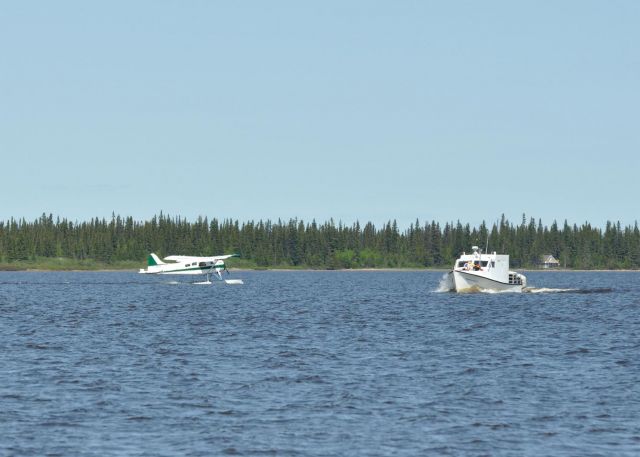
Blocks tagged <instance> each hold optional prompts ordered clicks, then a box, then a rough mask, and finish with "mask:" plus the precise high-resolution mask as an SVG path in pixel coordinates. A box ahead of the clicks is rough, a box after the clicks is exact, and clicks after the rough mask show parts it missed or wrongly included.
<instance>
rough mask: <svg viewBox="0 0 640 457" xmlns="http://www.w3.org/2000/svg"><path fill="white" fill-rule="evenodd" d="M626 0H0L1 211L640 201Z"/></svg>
mask: <svg viewBox="0 0 640 457" xmlns="http://www.w3.org/2000/svg"><path fill="white" fill-rule="evenodd" d="M639 23H640V3H638V2H635V1H631V0H629V1H607V2H602V1H597V2H596V1H563V2H551V1H543V2H511V1H504V2H496V1H488V2H475V1H468V2H436V1H433V2H431V1H327V0H325V1H322V2H298V1H274V2H263V1H254V2H216V1H189V2H178V1H172V2H170V1H148V2H145V1H136V2H119V1H111V2H82V1H77V2H68V1H59V2H3V3H2V4H0V59H1V60H0V157H1V158H2V170H3V173H2V180H1V181H0V220H5V219H8V218H10V217H17V218H21V217H26V218H27V219H33V218H36V217H38V216H39V215H40V214H42V213H43V212H45V213H53V214H54V215H60V216H62V217H66V218H68V219H71V220H80V221H82V220H87V219H89V218H91V217H94V216H98V217H106V218H109V217H110V216H111V214H112V212H115V213H116V214H120V215H122V216H133V217H134V218H135V219H139V220H143V219H147V218H149V217H151V216H152V215H154V214H158V213H159V212H160V211H163V212H164V213H165V214H170V215H175V216H177V215H180V216H183V217H186V218H188V219H195V218H196V217H198V216H200V215H202V216H208V217H209V218H211V217H217V218H219V219H224V218H233V219H240V220H241V221H244V220H250V219H255V220H257V219H261V218H263V219H266V218H269V219H274V220H275V219H278V218H282V219H289V218H294V217H297V218H302V219H304V220H307V221H309V220H311V219H313V218H315V219H316V220H318V221H324V220H327V219H329V218H331V217H332V218H334V219H335V220H336V221H337V220H342V221H343V222H345V223H352V222H353V221H355V220H359V221H361V222H364V221H369V220H370V221H373V222H374V223H376V224H381V223H383V222H385V221H387V220H389V219H397V221H398V223H399V224H400V226H401V227H406V226H408V225H409V223H411V222H413V221H414V220H415V219H416V218H419V219H420V220H421V221H425V220H436V221H439V222H442V223H444V222H446V221H456V220H460V221H462V222H469V223H471V224H472V225H477V224H479V223H480V222H481V221H482V220H485V221H487V222H489V223H491V222H492V221H495V220H497V219H498V218H499V217H500V215H501V214H503V213H504V214H505V215H506V216H507V217H508V218H509V219H510V220H512V221H513V222H519V221H520V219H521V217H522V214H523V213H526V215H527V217H535V218H536V219H538V218H540V219H542V221H543V223H545V224H547V225H549V224H551V222H552V221H553V220H554V219H555V220H558V221H559V222H563V221H564V220H565V219H567V220H568V221H569V222H570V223H574V222H575V223H578V224H580V223H582V222H584V221H589V222H590V223H592V224H594V225H598V226H602V225H604V223H605V222H606V221H607V220H615V221H618V220H619V221H621V222H622V223H623V224H633V223H634V221H636V220H637V219H639V217H638V215H639V214H640V198H639V197H640V179H639V178H638V175H639V173H638V172H639V171H640V154H639V152H640V139H639V132H640V128H638V123H639V120H640V47H639V46H638V43H640V28H639V27H638V24H639Z"/></svg>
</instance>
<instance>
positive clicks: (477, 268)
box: [473, 262, 482, 271]
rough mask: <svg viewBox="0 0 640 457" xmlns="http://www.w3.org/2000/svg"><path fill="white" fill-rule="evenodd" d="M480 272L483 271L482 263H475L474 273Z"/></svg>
mask: <svg viewBox="0 0 640 457" xmlns="http://www.w3.org/2000/svg"><path fill="white" fill-rule="evenodd" d="M479 270H482V268H480V262H477V263H474V264H473V271H479Z"/></svg>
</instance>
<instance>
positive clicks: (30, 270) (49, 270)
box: [0, 266, 640, 274]
mask: <svg viewBox="0 0 640 457" xmlns="http://www.w3.org/2000/svg"><path fill="white" fill-rule="evenodd" d="M3 267H6V266H3ZM229 271H231V272H245V271H254V272H261V271H269V272H284V273H287V272H295V271H301V272H330V271H333V272H347V273H348V272H420V271H424V272H434V273H438V272H440V273H446V272H448V271H451V269H450V268H389V267H385V268H338V269H326V268H229ZM514 271H522V272H525V273H550V274H553V273H588V272H593V273H607V272H612V273H615V272H619V273H633V272H640V269H636V270H634V269H612V270H607V269H593V270H584V269H575V270H574V269H570V268H554V269H526V268H522V269H521V268H515V269H514ZM3 272H13V273H15V272H28V273H58V272H63V273H81V272H86V273H92V272H93V273H138V269H134V268H95V269H94V268H84V269H83V268H69V269H65V268H2V267H0V274H1V273H3Z"/></svg>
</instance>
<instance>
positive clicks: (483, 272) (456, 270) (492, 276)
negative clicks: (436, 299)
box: [449, 246, 527, 292]
mask: <svg viewBox="0 0 640 457" xmlns="http://www.w3.org/2000/svg"><path fill="white" fill-rule="evenodd" d="M471 249H472V250H473V253H472V254H467V253H464V252H463V253H462V255H461V256H460V258H458V259H457V260H456V263H455V264H454V265H453V270H451V272H449V275H450V277H451V281H450V283H451V284H452V290H455V291H456V292H480V291H483V290H484V291H496V292H522V289H524V288H525V287H526V286H527V278H526V276H524V275H523V274H520V273H516V272H515V271H510V270H509V256H508V255H505V254H496V253H495V252H493V253H491V254H482V252H481V251H480V250H479V249H478V246H472V248H471Z"/></svg>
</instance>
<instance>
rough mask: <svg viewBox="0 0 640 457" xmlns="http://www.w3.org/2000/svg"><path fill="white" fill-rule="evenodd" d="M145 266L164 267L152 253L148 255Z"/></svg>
mask: <svg viewBox="0 0 640 457" xmlns="http://www.w3.org/2000/svg"><path fill="white" fill-rule="evenodd" d="M147 265H149V266H150V267H153V266H156V265H165V263H164V262H163V261H162V260H160V258H159V257H158V256H157V255H155V254H154V253H151V254H149V257H147Z"/></svg>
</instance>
